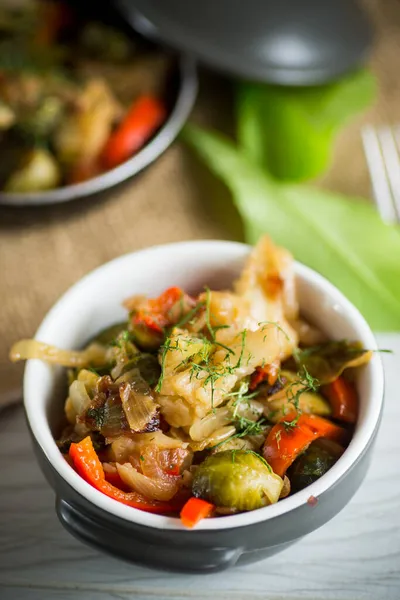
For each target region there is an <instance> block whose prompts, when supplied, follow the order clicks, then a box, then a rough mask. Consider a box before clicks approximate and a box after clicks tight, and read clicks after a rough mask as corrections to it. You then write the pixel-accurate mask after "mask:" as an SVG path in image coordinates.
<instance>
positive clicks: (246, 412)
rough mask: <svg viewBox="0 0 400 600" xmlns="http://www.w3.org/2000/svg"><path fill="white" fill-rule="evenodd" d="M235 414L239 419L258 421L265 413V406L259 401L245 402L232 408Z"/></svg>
mask: <svg viewBox="0 0 400 600" xmlns="http://www.w3.org/2000/svg"><path fill="white" fill-rule="evenodd" d="M232 408H233V412H234V414H235V415H236V416H238V417H244V418H245V419H248V420H249V421H254V422H255V421H258V419H259V418H260V417H261V415H262V414H263V411H264V405H263V404H262V403H261V402H258V401H257V400H249V401H246V402H245V401H243V402H240V403H239V404H237V406H235V407H232Z"/></svg>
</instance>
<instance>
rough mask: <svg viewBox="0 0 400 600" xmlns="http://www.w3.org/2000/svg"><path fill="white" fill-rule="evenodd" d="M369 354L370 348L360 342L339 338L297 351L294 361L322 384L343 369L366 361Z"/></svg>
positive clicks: (370, 354) (368, 358) (339, 373)
mask: <svg viewBox="0 0 400 600" xmlns="http://www.w3.org/2000/svg"><path fill="white" fill-rule="evenodd" d="M371 356H372V352H371V350H366V349H365V348H363V346H362V344H361V343H360V342H348V341H347V340H341V341H339V342H327V343H326V344H320V345H319V346H313V347H311V348H306V349H305V350H302V351H300V352H299V353H298V355H297V358H296V362H297V364H298V365H301V366H304V367H305V368H306V369H307V371H308V373H309V374H310V375H311V376H312V377H315V378H316V379H318V383H319V385H323V384H326V383H330V382H331V381H334V380H335V379H337V378H338V377H339V375H341V374H342V373H343V371H344V370H345V369H348V368H349V367H360V366H361V365H363V364H365V363H367V362H368V361H369V360H370V358H371Z"/></svg>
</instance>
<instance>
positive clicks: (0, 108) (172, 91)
mask: <svg viewBox="0 0 400 600" xmlns="http://www.w3.org/2000/svg"><path fill="white" fill-rule="evenodd" d="M92 14H94V13H92ZM95 14H96V17H92V16H90V17H89V16H88V14H87V13H86V12H85V10H84V11H82V10H80V9H78V8H77V7H76V6H75V5H74V4H65V3H63V2H45V1H43V0H34V1H31V2H24V3H22V4H20V3H18V4H17V5H16V4H15V2H13V3H12V4H11V5H9V4H8V3H7V4H6V5H5V6H2V7H1V8H0V57H1V58H0V71H1V78H0V150H1V153H2V157H3V160H2V165H1V167H0V190H1V191H0V202H1V203H3V204H10V205H21V204H46V203H53V202H63V201H66V200H71V199H73V198H76V197H79V196H85V195H88V194H92V193H94V192H99V191H101V190H104V189H106V188H108V187H110V186H112V185H115V184H116V183H119V182H121V181H123V180H124V179H126V178H128V177H130V176H132V175H134V174H136V173H137V172H138V171H140V170H141V169H143V168H144V167H146V166H147V165H148V164H150V163H151V162H152V161H153V160H155V159H156V158H157V157H158V156H159V155H160V154H161V153H162V152H163V151H164V150H165V149H166V148H167V147H168V145H169V144H170V143H171V142H172V141H173V140H174V138H175V137H176V135H177V133H178V132H179V130H180V128H181V127H182V125H183V124H184V122H185V121H186V119H187V117H188V115H189V113H190V110H191V108H192V106H193V103H194V100H195V97H196V91H197V80H196V72H195V65H194V62H193V60H191V59H190V58H187V57H178V56H177V55H176V53H173V52H170V51H167V50H164V49H161V48H160V47H158V46H156V45H154V44H152V43H150V42H147V41H146V40H144V39H143V38H141V37H140V36H139V35H138V34H135V33H134V32H132V30H131V29H130V28H129V27H124V24H123V22H119V20H118V15H115V13H113V12H107V11H104V10H100V11H99V12H96V13H95Z"/></svg>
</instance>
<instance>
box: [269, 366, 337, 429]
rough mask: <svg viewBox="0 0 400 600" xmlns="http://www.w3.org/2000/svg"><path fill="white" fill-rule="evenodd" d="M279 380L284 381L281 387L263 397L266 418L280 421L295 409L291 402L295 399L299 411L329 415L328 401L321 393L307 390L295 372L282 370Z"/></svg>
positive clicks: (275, 421)
mask: <svg viewBox="0 0 400 600" xmlns="http://www.w3.org/2000/svg"><path fill="white" fill-rule="evenodd" d="M281 381H283V382H284V387H283V389H281V390H278V391H277V392H276V393H274V394H272V395H268V396H266V397H265V398H264V399H263V404H264V407H265V408H264V415H265V416H266V417H267V419H269V420H270V421H272V422H273V423H278V422H279V421H281V420H282V418H284V417H285V415H286V414H287V413H289V412H293V411H294V410H295V406H294V404H293V402H294V400H295V399H296V402H297V404H298V408H299V409H300V411H301V412H305V413H308V414H315V415H320V416H321V417H329V416H330V414H331V408H330V405H329V403H328V402H327V401H326V400H325V398H323V396H321V394H318V393H316V392H312V391H309V389H308V388H307V387H306V385H305V383H304V382H303V381H300V380H299V377H298V376H297V375H296V373H292V372H291V371H282V372H281ZM300 392H301V393H300ZM261 394H262V391H261Z"/></svg>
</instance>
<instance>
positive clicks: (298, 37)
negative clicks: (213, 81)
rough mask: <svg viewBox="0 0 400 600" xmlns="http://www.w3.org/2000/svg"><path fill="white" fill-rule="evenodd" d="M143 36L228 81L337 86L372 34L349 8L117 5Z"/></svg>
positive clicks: (263, 1) (129, 1)
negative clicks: (197, 61) (334, 83)
mask: <svg viewBox="0 0 400 600" xmlns="http://www.w3.org/2000/svg"><path fill="white" fill-rule="evenodd" d="M117 3H118V6H119V8H120V10H121V12H122V13H123V15H124V16H125V18H126V19H127V20H128V21H129V22H130V23H131V24H132V25H133V26H134V27H135V28H137V29H139V30H140V31H141V32H142V33H144V34H145V35H148V36H151V37H154V38H156V39H159V40H162V41H164V42H167V43H168V44H169V45H171V46H174V47H175V48H179V49H180V50H183V51H185V52H189V53H191V54H193V55H194V56H195V57H197V58H199V59H200V60H201V61H203V62H205V63H207V64H209V65H211V66H213V67H215V68H217V69H219V70H222V71H224V72H226V73H230V74H232V75H235V76H238V77H241V78H245V79H253V80H258V81H267V82H270V83H278V84H283V85H312V84H318V83H324V82H326V81H329V80H332V79H336V78H338V77H339V76H340V75H342V74H343V73H345V72H346V71H349V70H351V69H354V68H356V67H357V66H359V65H360V64H361V63H362V61H363V60H364V59H365V56H366V52H367V50H368V47H369V45H370V42H371V31H370V27H369V24H368V21H367V20H366V18H365V15H364V14H363V13H362V11H361V10H360V9H359V7H358V6H357V5H356V3H355V2H354V1H353V0H278V1H277V0H245V1H242V0H118V2H117Z"/></svg>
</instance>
